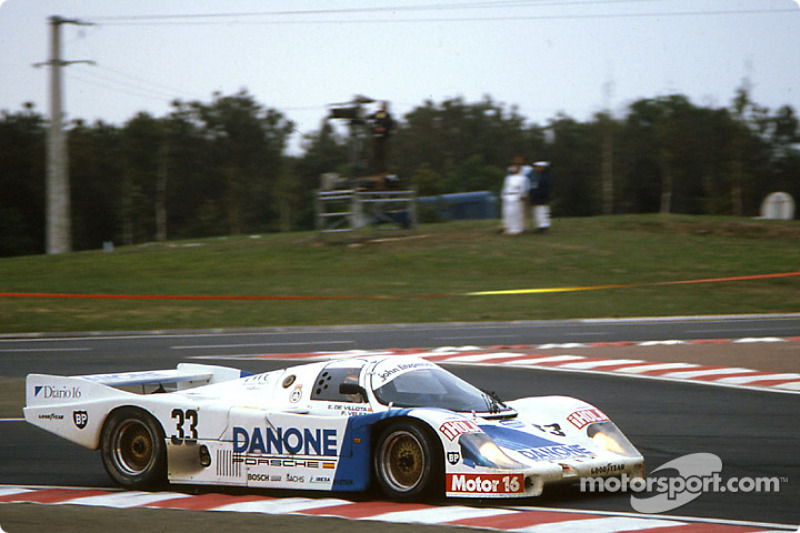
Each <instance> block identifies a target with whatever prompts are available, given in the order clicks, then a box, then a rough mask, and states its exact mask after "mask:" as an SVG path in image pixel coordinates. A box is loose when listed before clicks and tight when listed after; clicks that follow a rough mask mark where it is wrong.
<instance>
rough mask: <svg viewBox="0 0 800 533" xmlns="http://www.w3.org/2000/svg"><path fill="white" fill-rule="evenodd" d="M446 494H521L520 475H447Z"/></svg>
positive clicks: (521, 476)
mask: <svg viewBox="0 0 800 533" xmlns="http://www.w3.org/2000/svg"><path fill="white" fill-rule="evenodd" d="M447 492H450V493H457V494H522V493H524V492H525V479H524V477H523V475H522V474H447Z"/></svg>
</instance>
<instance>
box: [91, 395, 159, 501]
mask: <svg viewBox="0 0 800 533" xmlns="http://www.w3.org/2000/svg"><path fill="white" fill-rule="evenodd" d="M100 446H101V455H102V457H103V466H104V467H105V469H106V472H108V474H109V475H110V476H111V477H112V478H113V479H114V481H116V482H117V483H119V484H120V485H122V486H123V487H126V488H131V489H138V488H145V487H152V486H156V485H159V484H162V483H163V482H164V481H165V480H166V464H167V459H166V448H165V445H164V431H163V430H162V429H161V425H160V424H159V423H158V422H157V421H156V419H155V418H153V417H152V416H151V415H150V414H149V413H147V412H145V411H143V410H141V409H137V408H134V407H124V408H122V409H117V410H116V411H114V412H112V413H111V415H109V417H108V420H106V423H105V425H104V426H103V433H102V436H101V441H100Z"/></svg>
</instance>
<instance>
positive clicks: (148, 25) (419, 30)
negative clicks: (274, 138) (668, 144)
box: [0, 0, 800, 151]
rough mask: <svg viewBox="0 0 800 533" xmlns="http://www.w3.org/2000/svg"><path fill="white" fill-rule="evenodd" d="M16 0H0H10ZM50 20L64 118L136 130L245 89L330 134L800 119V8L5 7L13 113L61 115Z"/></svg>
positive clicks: (187, 3)
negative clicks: (712, 112) (758, 112)
mask: <svg viewBox="0 0 800 533" xmlns="http://www.w3.org/2000/svg"><path fill="white" fill-rule="evenodd" d="M0 1H2V0H0ZM51 16H60V17H63V18H67V19H72V20H77V21H80V22H83V23H91V25H76V24H62V25H61V26H60V27H61V35H62V43H63V46H62V53H61V55H62V59H64V60H67V61H91V62H93V64H89V63H77V62H76V63H73V64H70V65H69V66H66V67H64V68H63V69H62V72H63V76H64V77H63V80H64V82H63V83H64V85H63V100H64V111H65V113H66V118H67V120H71V119H77V118H80V119H83V120H85V121H88V122H95V121H97V120H102V121H104V122H107V123H112V124H117V125H123V124H124V123H125V122H126V121H127V120H129V119H131V118H133V117H134V116H135V115H136V114H137V113H138V112H140V111H144V112H148V113H150V114H152V115H155V116H165V115H167V114H168V113H169V111H170V102H171V101H173V100H175V99H180V100H183V101H192V100H200V101H202V102H211V101H212V99H213V96H212V95H213V94H214V93H215V92H220V93H221V94H223V95H231V94H235V93H237V92H238V91H240V90H241V89H245V90H246V91H247V92H249V93H250V94H251V95H253V97H254V98H255V99H256V101H257V102H259V103H261V104H262V105H264V106H266V107H270V108H274V109H277V110H279V111H281V112H282V113H284V115H286V116H287V118H289V119H290V120H292V121H294V122H295V125H296V131H297V134H296V135H295V136H294V138H293V141H292V146H293V147H294V148H293V150H295V151H297V150H299V146H300V144H299V143H300V138H301V134H303V133H309V132H312V131H315V130H318V129H319V128H320V126H321V123H322V121H323V120H324V119H325V118H326V116H327V115H328V110H329V105H330V104H334V103H339V102H347V101H349V100H351V99H352V98H353V97H354V95H365V96H368V97H370V98H374V99H380V100H387V101H389V102H390V106H391V107H390V109H391V111H392V113H393V114H394V115H395V116H396V117H398V118H402V116H403V115H404V114H406V113H408V112H409V111H411V110H413V109H414V108H415V107H418V106H421V105H424V103H425V101H426V100H431V101H432V102H434V103H441V102H443V101H445V100H447V99H451V98H457V97H460V98H463V99H464V101H465V102H467V103H474V102H478V101H481V100H483V99H484V98H485V97H486V96H487V95H488V96H490V97H491V98H492V100H493V101H494V102H496V103H498V104H502V105H503V106H505V107H506V109H511V107H512V106H515V107H516V108H517V109H518V112H519V113H520V114H521V115H522V116H524V117H526V119H527V120H528V122H529V123H536V124H539V125H545V124H547V123H548V121H549V120H551V119H553V118H555V117H556V116H557V114H559V113H563V114H565V115H568V116H571V117H573V118H575V119H577V120H587V119H590V118H591V117H592V116H593V114H594V113H597V112H599V111H602V110H605V109H609V110H611V111H612V112H613V113H614V114H615V115H618V116H621V115H624V113H625V109H626V107H627V106H628V105H629V104H631V103H632V102H634V101H636V100H638V99H642V98H656V97H658V96H665V95H669V94H676V93H677V94H683V95H686V96H688V97H689V98H690V99H691V101H692V102H694V103H695V104H696V105H702V106H713V107H727V106H729V105H730V104H731V101H732V99H733V97H734V95H735V92H736V90H737V88H739V87H742V86H743V84H745V83H746V84H748V87H749V88H750V90H751V95H752V98H753V99H754V100H755V102H757V103H758V104H760V105H763V106H766V107H768V108H769V109H771V110H776V109H778V108H780V107H782V106H784V105H790V106H792V107H793V108H794V109H795V110H796V111H799V112H800V0H444V1H440V2H433V1H432V0H387V1H385V2H376V1H375V0H258V1H256V0H226V1H225V2H221V1H219V0H170V1H169V2H164V1H163V0H137V1H132V0H59V1H57V2H54V1H53V0H5V1H2V3H1V4H0V110H6V111H9V112H17V111H20V110H21V109H22V106H23V104H24V103H25V102H33V103H34V104H35V106H36V109H38V110H39V112H41V113H42V114H45V115H47V114H48V113H49V104H48V99H49V95H48V90H49V89H48V77H49V68H48V67H38V68H37V67H34V66H33V65H34V64H36V63H43V62H46V61H48V60H49V59H50V57H49V54H50V52H49V46H50V45H49V40H50V25H49V23H48V21H49V18H50V17H51Z"/></svg>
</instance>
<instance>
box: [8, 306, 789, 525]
mask: <svg viewBox="0 0 800 533" xmlns="http://www.w3.org/2000/svg"><path fill="white" fill-rule="evenodd" d="M798 332H800V316H785V317H776V318H767V317H749V318H737V319H735V320H731V319H728V318H724V317H720V318H718V319H711V320H694V319H670V320H657V321H638V320H631V321H570V322H524V323H522V322H521V323H510V324H460V325H449V326H435V325H409V326H398V327H381V326H372V327H351V328H346V327H343V328H326V329H322V330H320V329H315V330H312V331H304V330H301V329H296V330H295V329H281V330H260V331H253V330H247V331H238V332H192V333H186V332H160V333H159V334H155V333H144V334H115V335H109V334H94V335H88V336H83V335H81V336H69V335H59V336H14V337H9V336H6V337H2V338H0V376H5V377H21V376H24V375H25V374H27V373H30V372H47V373H57V374H58V373H63V374H82V373H93V372H107V371H127V370H144V369H153V368H169V367H172V366H174V364H175V363H177V362H179V361H181V360H186V359H187V358H188V357H196V356H204V357H208V356H212V357H213V356H215V355H217V356H231V355H240V354H257V353H263V354H266V353H302V352H313V351H326V350H330V351H339V350H353V349H376V348H388V347H394V348H402V347H422V346H424V347H436V346H446V345H464V344H476V345H496V344H512V345H513V344H536V343H544V342H586V341H592V342H600V341H603V342H614V341H623V340H624V341H638V340H659V339H676V338H680V339H693V338H694V339H699V338H733V337H742V336H755V335H758V336H791V335H797V334H798ZM208 362H213V361H208ZM236 363H237V364H234V366H239V367H241V368H245V369H247V370H250V371H266V370H269V369H272V368H277V367H280V366H283V365H285V364H286V363H285V362H280V361H264V360H257V361H253V360H250V361H242V362H241V364H238V363H239V362H236ZM223 364H232V362H230V361H227V362H225V363H223ZM798 366H800V365H798ZM449 369H450V370H451V371H453V372H454V373H456V374H459V375H461V376H463V377H464V378H466V379H467V380H468V381H471V382H473V383H475V384H477V385H479V386H481V387H484V388H488V389H492V390H496V391H498V392H500V393H501V395H502V396H503V397H504V398H506V399H513V398H517V397H521V396H530V395H547V394H562V395H569V396H576V397H579V398H582V399H584V400H587V401H589V402H591V403H594V404H596V405H598V406H600V407H601V408H602V409H603V410H604V411H605V412H606V413H607V414H609V415H610V416H611V418H612V419H613V420H614V421H615V422H616V423H617V425H619V426H620V427H621V428H622V430H623V431H624V432H625V433H626V434H627V435H628V437H629V438H630V439H631V441H633V442H634V443H635V444H636V445H637V447H638V448H639V449H640V450H641V451H642V452H643V454H644V455H645V458H646V460H647V465H648V471H652V470H653V469H654V468H656V467H658V466H660V465H663V464H664V463H666V462H668V461H670V460H672V459H675V458H677V457H680V456H683V455H686V454H690V453H698V452H706V453H713V454H716V455H718V456H719V457H720V458H721V459H722V462H723V471H722V474H723V476H724V477H725V478H734V477H736V478H744V477H749V478H757V477H777V478H779V479H780V480H781V486H780V491H779V492H771V493H730V492H727V493H704V494H703V495H702V496H701V497H699V498H697V499H696V500H694V501H692V502H691V503H689V504H686V505H684V506H682V507H680V508H678V509H676V510H674V511H671V512H670V513H669V514H672V515H679V516H697V517H708V518H723V519H731V520H745V521H757V522H771V523H783V524H797V523H800V509H798V506H797V502H798V501H800V454H798V453H797V450H798V444H800V425H798V423H797V420H798V414H800V395H797V394H782V393H774V392H762V391H753V390H738V389H730V388H719V387H711V386H705V385H698V384H694V383H676V382H660V381H657V382H656V381H650V380H637V379H630V378H624V377H615V376H598V375H585V374H577V373H556V372H546V371H539V370H534V369H530V370H528V369H526V370H519V369H511V368H494V367H469V366H451V367H449ZM0 428H2V429H0V433H2V435H3V439H0V484H14V485H65V486H67V485H68V486H91V487H110V486H112V485H111V483H110V482H109V479H108V477H107V476H106V474H105V472H104V471H103V468H102V466H101V464H100V461H99V457H98V456H97V454H96V453H95V452H91V451H87V450H84V449H82V448H80V447H78V446H76V445H72V444H70V443H67V442H65V441H63V440H61V439H58V438H57V437H55V436H51V435H50V434H47V433H45V432H43V431H41V430H38V429H36V428H33V427H30V426H28V425H27V424H25V423H23V422H13V421H6V422H0ZM286 495H290V496H291V495H292V494H290V493H286ZM303 496H304V497H308V496H309V494H308V493H303ZM311 496H312V497H313V494H312V495H311ZM356 497H357V498H359V497H361V498H365V497H366V498H368V497H369V495H366V496H356ZM474 503H475V502H470V504H474ZM496 503H497V502H488V504H490V505H496ZM514 503H515V504H520V505H531V506H547V507H554V508H563V509H567V508H572V509H585V510H603V511H620V512H631V511H632V509H631V504H630V495H628V494H619V493H616V494H614V493H612V494H609V493H606V494H585V493H581V492H580V491H579V490H577V489H576V488H565V489H561V490H557V491H552V492H551V493H549V494H545V495H544V496H543V497H541V498H537V499H535V500H528V501H518V502H514Z"/></svg>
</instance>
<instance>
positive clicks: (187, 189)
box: [0, 85, 800, 256]
mask: <svg viewBox="0 0 800 533" xmlns="http://www.w3.org/2000/svg"><path fill="white" fill-rule="evenodd" d="M395 120H396V127H395V129H394V132H393V135H392V138H391V141H390V152H389V168H390V170H391V171H392V172H393V173H395V174H397V175H398V176H399V178H400V179H401V182H402V183H403V184H404V185H405V186H407V187H413V188H415V189H416V190H417V191H418V193H419V195H439V194H446V193H455V192H469V191H478V190H490V191H494V192H498V191H499V189H500V187H501V185H502V181H503V177H504V174H505V169H506V167H507V166H508V163H509V161H510V160H511V159H512V158H513V157H514V156H516V155H522V156H524V157H527V158H528V159H529V160H530V161H533V160H541V159H544V160H548V161H551V162H552V164H553V174H554V176H555V180H554V190H553V202H552V209H553V213H554V215H556V216H591V215H597V214H612V213H652V212H661V213H687V214H715V215H716V214H732V215H736V216H752V215H757V214H758V211H759V206H760V203H761V201H762V200H763V198H764V197H765V196H766V195H767V194H768V193H770V192H774V191H778V190H781V191H786V192H788V193H790V194H791V195H792V196H793V197H794V198H796V199H800V144H798V143H800V127H799V125H798V122H799V121H798V118H797V116H796V114H795V111H794V109H793V108H792V107H791V106H788V105H787V106H783V107H781V108H779V109H777V110H775V111H771V110H769V109H767V108H765V107H763V106H760V105H758V104H756V103H755V102H753V101H752V99H751V97H750V94H749V90H748V89H747V86H746V85H743V87H741V88H739V89H738V90H737V91H736V93H735V97H734V98H733V100H732V102H731V104H730V105H729V106H728V107H709V106H698V105H696V104H694V103H692V102H691V101H690V100H689V98H687V97H686V96H683V95H680V94H674V95H668V96H659V97H656V98H648V99H641V100H638V101H636V102H633V103H632V104H630V105H629V106H628V107H627V108H626V109H625V111H624V113H622V116H616V115H612V114H611V113H609V112H600V113H597V114H595V115H594V116H593V117H592V118H591V119H589V120H585V121H579V120H576V119H574V118H572V117H570V116H568V115H565V114H563V113H562V114H558V115H556V116H555V117H553V118H551V119H550V120H549V121H548V122H547V123H546V124H531V123H529V122H528V120H527V119H526V118H525V117H524V116H522V115H521V114H520V113H519V110H518V108H517V107H515V106H511V107H508V106H506V105H505V104H502V103H498V102H495V101H494V100H493V99H492V98H491V97H490V96H486V97H484V98H483V99H482V100H481V101H478V102H471V103H470V102H465V101H464V100H463V99H462V98H452V99H447V100H444V101H442V102H440V103H434V102H433V101H425V102H424V103H423V104H422V105H420V106H418V107H416V108H414V109H413V110H412V111H410V112H409V113H407V114H406V115H404V116H403V117H395ZM47 124H48V123H47V119H46V118H45V117H43V116H42V115H41V114H40V113H39V112H38V110H36V109H35V107H34V106H33V105H31V104H26V105H25V106H23V108H22V109H21V110H19V111H16V112H10V111H6V110H4V111H2V112H1V114H0V154H1V155H2V157H0V187H2V191H3V194H2V195H0V255H2V256H11V255H23V254H38V253H42V252H43V251H44V232H45V214H44V213H45V205H44V196H45V195H44V189H45V163H46V162H45V146H46V130H47ZM294 129H295V126H294V124H293V123H292V121H291V120H290V119H289V118H288V117H287V116H286V115H284V114H283V113H282V112H280V111H279V110H276V109H272V108H269V107H266V106H264V105H262V104H260V103H259V102H257V101H256V99H255V98H254V97H253V96H252V95H251V94H249V93H248V92H247V91H246V90H242V91H239V92H238V93H235V94H232V95H222V94H214V95H213V97H212V99H211V101H210V102H199V101H191V102H184V101H180V100H176V101H175V102H173V103H172V105H171V108H170V111H169V113H167V114H166V115H165V116H162V117H155V116H152V115H150V114H148V113H143V112H142V113H138V114H137V115H135V116H134V117H132V118H131V119H130V120H128V121H127V122H126V123H125V124H123V125H121V126H118V125H113V124H108V123H105V122H102V121H98V122H95V123H93V124H87V123H86V122H85V121H83V120H80V119H78V120H73V121H71V122H70V123H69V125H68V127H67V138H68V151H69V175H70V182H71V196H72V224H73V230H72V231H73V246H74V248H75V249H76V250H86V249H97V248H100V247H101V246H102V244H103V243H104V242H108V241H111V242H114V243H117V244H136V243H142V242H149V241H154V240H155V241H164V240H166V239H167V238H169V239H181V238H193V237H207V236H215V235H235V234H242V233H255V232H270V231H292V230H302V229H311V228H313V227H314V202H313V191H314V190H315V189H317V188H318V186H319V180H320V175H321V174H323V173H326V172H339V173H341V174H344V175H348V174H349V173H352V165H351V163H352V160H351V158H350V154H349V153H348V136H347V134H346V131H344V130H343V129H342V128H340V127H337V126H336V121H335V120H325V118H323V120H321V125H320V128H319V129H318V130H317V131H314V132H311V133H307V134H305V135H303V138H302V148H301V153H300V154H299V155H290V154H288V153H287V147H288V143H289V140H290V137H291V135H292V134H293V132H294Z"/></svg>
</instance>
